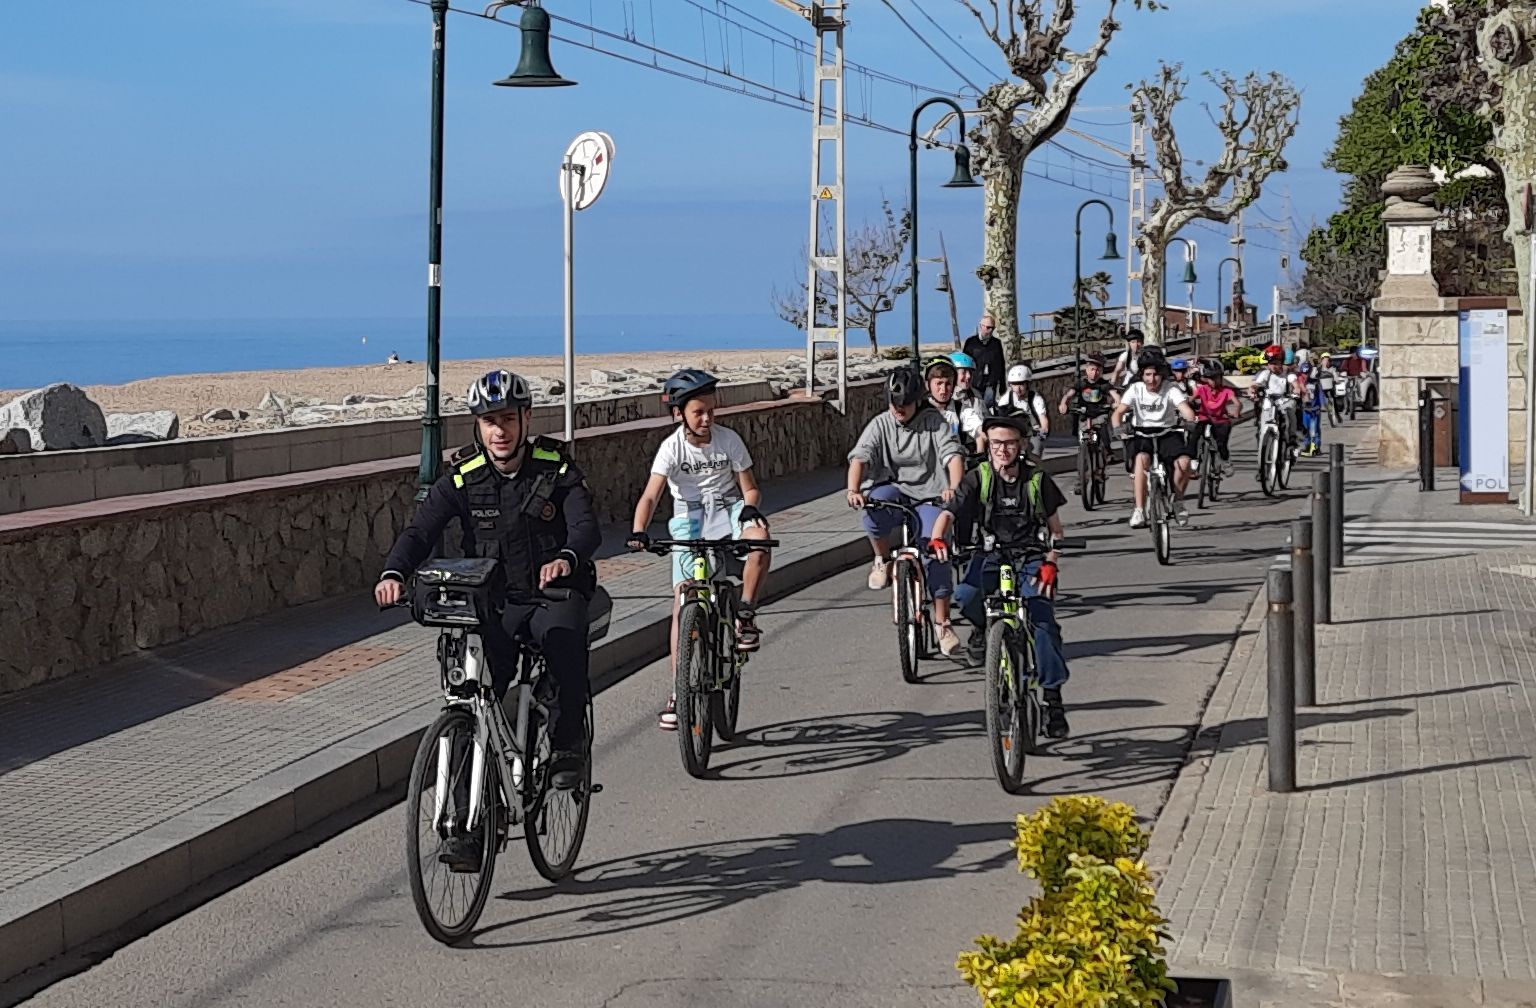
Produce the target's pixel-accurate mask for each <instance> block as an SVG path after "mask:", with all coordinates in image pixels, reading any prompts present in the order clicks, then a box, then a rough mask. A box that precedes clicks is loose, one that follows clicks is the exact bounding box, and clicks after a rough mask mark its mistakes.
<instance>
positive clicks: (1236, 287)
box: [1216, 256, 1248, 325]
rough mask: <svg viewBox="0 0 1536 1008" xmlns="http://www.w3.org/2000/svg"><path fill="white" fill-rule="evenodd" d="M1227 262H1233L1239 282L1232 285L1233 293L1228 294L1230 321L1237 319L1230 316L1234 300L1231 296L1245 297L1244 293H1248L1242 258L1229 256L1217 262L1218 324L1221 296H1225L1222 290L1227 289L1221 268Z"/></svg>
mask: <svg viewBox="0 0 1536 1008" xmlns="http://www.w3.org/2000/svg"><path fill="white" fill-rule="evenodd" d="M1227 263H1231V264H1232V268H1233V270H1235V271H1236V272H1237V282H1236V283H1235V284H1233V285H1232V293H1231V294H1230V295H1226V296H1227V297H1228V298H1229V301H1228V304H1227V307H1228V309H1229V312H1228V315H1229V317H1228V319H1227V321H1228V322H1233V321H1235V319H1232V318H1231V317H1230V314H1231V313H1230V309H1231V307H1232V301H1231V300H1230V299H1231V298H1240V297H1243V296H1244V295H1246V294H1247V293H1248V292H1247V290H1245V289H1244V288H1243V273H1242V270H1243V264H1242V261H1241V260H1240V259H1238V258H1237V257H1236V256H1227V257H1226V258H1225V259H1223V260H1222V261H1221V262H1219V263H1217V264H1216V324H1217V325H1220V324H1221V298H1222V297H1223V296H1224V295H1223V293H1222V292H1223V290H1224V289H1225V288H1223V287H1222V286H1221V270H1222V267H1223V266H1225V265H1226V264H1227Z"/></svg>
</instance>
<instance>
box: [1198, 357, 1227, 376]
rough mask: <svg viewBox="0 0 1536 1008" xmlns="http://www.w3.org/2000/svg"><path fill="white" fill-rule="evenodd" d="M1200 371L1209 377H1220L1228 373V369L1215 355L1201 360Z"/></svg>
mask: <svg viewBox="0 0 1536 1008" xmlns="http://www.w3.org/2000/svg"><path fill="white" fill-rule="evenodd" d="M1200 373H1201V374H1203V375H1205V376H1206V377H1207V378H1220V377H1221V376H1222V375H1224V374H1226V373H1227V369H1226V368H1224V367H1222V366H1221V361H1219V360H1217V359H1215V358H1214V357H1207V358H1206V359H1205V360H1203V361H1201V362H1200Z"/></svg>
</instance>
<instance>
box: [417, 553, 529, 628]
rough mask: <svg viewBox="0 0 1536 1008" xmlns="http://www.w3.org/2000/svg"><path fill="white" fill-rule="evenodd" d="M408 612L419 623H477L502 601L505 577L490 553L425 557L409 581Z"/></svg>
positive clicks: (490, 617)
mask: <svg viewBox="0 0 1536 1008" xmlns="http://www.w3.org/2000/svg"><path fill="white" fill-rule="evenodd" d="M412 584H413V588H412V594H411V615H412V616H413V617H414V618H415V619H416V622H418V623H420V624H422V625H423V626H439V627H441V626H447V627H453V626H479V625H481V624H484V623H489V622H491V621H492V620H493V619H495V618H496V614H497V613H498V612H500V611H501V608H502V605H503V604H504V603H505V601H506V579H505V576H504V575H503V573H502V570H501V564H500V562H499V561H498V560H496V559H495V558H494V557H465V558H460V559H451V558H447V557H441V558H438V559H436V560H429V561H428V562H427V563H425V564H423V565H422V566H421V567H420V568H419V569H418V570H417V571H416V577H415V579H414V580H413V582H412Z"/></svg>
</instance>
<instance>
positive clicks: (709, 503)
mask: <svg viewBox="0 0 1536 1008" xmlns="http://www.w3.org/2000/svg"><path fill="white" fill-rule="evenodd" d="M718 384H719V379H718V378H715V377H714V376H713V375H710V374H707V373H706V372H703V371H700V370H697V369H696V368H687V369H685V370H682V371H679V372H678V373H677V374H675V375H673V376H672V377H671V378H668V379H667V381H666V384H665V385H663V386H662V401H663V402H665V403H667V405H669V406H670V407H671V409H672V416H673V418H674V419H677V420H679V421H681V422H680V423H679V424H678V425H677V429H676V430H674V431H673V432H672V434H671V435H670V436H669V437H668V438H667V439H666V440H665V441H663V442H662V443H661V447H660V448H658V449H657V450H656V458H655V460H654V461H652V462H651V478H650V481H649V482H648V483H646V485H645V492H644V493H642V494H641V495H640V500H639V501H637V502H636V503H635V516H634V522H633V524H632V525H631V526H630V528H631V529H633V530H634V531H633V532H631V533H630V537H629V540H628V543H627V545H628V546H629V547H630V549H634V550H643V549H645V548H646V547H648V546H650V544H651V538H650V535H649V534H648V533H647V532H646V528H647V527H648V526H649V525H650V523H651V517H652V516H653V515H654V514H655V513H656V506H657V504H659V503H660V502H661V493H662V491H663V490H670V491H671V493H672V519H671V520H670V521H669V522H668V523H667V531H668V532H669V533H670V534H671V537H672V538H673V539H721V538H727V537H729V538H739V539H767V538H768V520H767V519H766V518H764V517H763V513H762V512H761V511H759V510H758V504H760V503H761V501H762V493H761V491H759V490H758V487H757V477H756V476H754V475H753V473H752V455H751V453H750V452H748V451H747V446H746V444H744V443H743V442H742V440H741V437H740V436H739V435H738V434H737V433H736V432H735V431H733V430H731V429H730V428H729V427H721V426H718V425H717V424H716V423H715V409H716V408H717V406H718V401H717V399H716V397H715V386H716V385H718ZM768 560H769V558H768V550H767V549H766V548H764V549H760V550H754V551H753V552H752V553H750V554H748V555H747V562H746V569H745V571H743V573H742V590H741V604H740V605H739V606H738V607H737V608H738V619H737V626H736V646H737V647H738V648H740V649H741V650H742V651H756V650H757V648H758V646H759V644H760V642H761V634H760V632H759V631H758V629H757V599H758V595H759V593H760V592H761V590H762V586H763V579H764V578H765V577H767V575H768ZM692 576H693V574H692V571H691V570H690V569H689V554H688V553H687V552H685V551H683V550H673V552H672V584H673V586H674V588H675V587H676V586H677V585H678V584H680V583H682V582H683V581H686V580H688V579H689V578H691V577H692ZM678 599H679V596H677V595H676V594H675V593H674V595H673V600H672V664H673V668H674V669H675V668H676V667H677V614H678V608H679V606H678ZM661 728H662V730H663V731H676V730H677V698H676V697H675V696H673V697H671V698H669V699H668V700H667V706H666V709H665V710H663V711H662V712H661Z"/></svg>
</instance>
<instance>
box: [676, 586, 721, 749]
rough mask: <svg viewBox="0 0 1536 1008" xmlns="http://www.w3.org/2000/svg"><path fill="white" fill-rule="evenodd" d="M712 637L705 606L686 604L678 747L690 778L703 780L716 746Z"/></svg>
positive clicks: (681, 619) (680, 644)
mask: <svg viewBox="0 0 1536 1008" xmlns="http://www.w3.org/2000/svg"><path fill="white" fill-rule="evenodd" d="M710 635H711V629H710V620H709V613H707V612H706V611H705V610H704V606H703V604H701V603H699V602H689V603H687V604H685V605H684V606H683V611H682V612H681V613H679V614H678V618H677V684H676V693H677V744H678V748H679V749H680V750H681V751H682V754H683V769H684V770H687V771H688V774H689V776H691V777H703V776H704V775H705V773H706V772H707V771H708V770H709V754H710V751H711V749H712V748H713V745H714V736H713V734H712V726H711V724H710V710H709V707H710V705H709V694H710V690H711V689H713V687H714V685H715V676H714V669H713V667H712V665H713V662H714V660H715V649H714V642H713V641H712V640H710Z"/></svg>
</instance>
